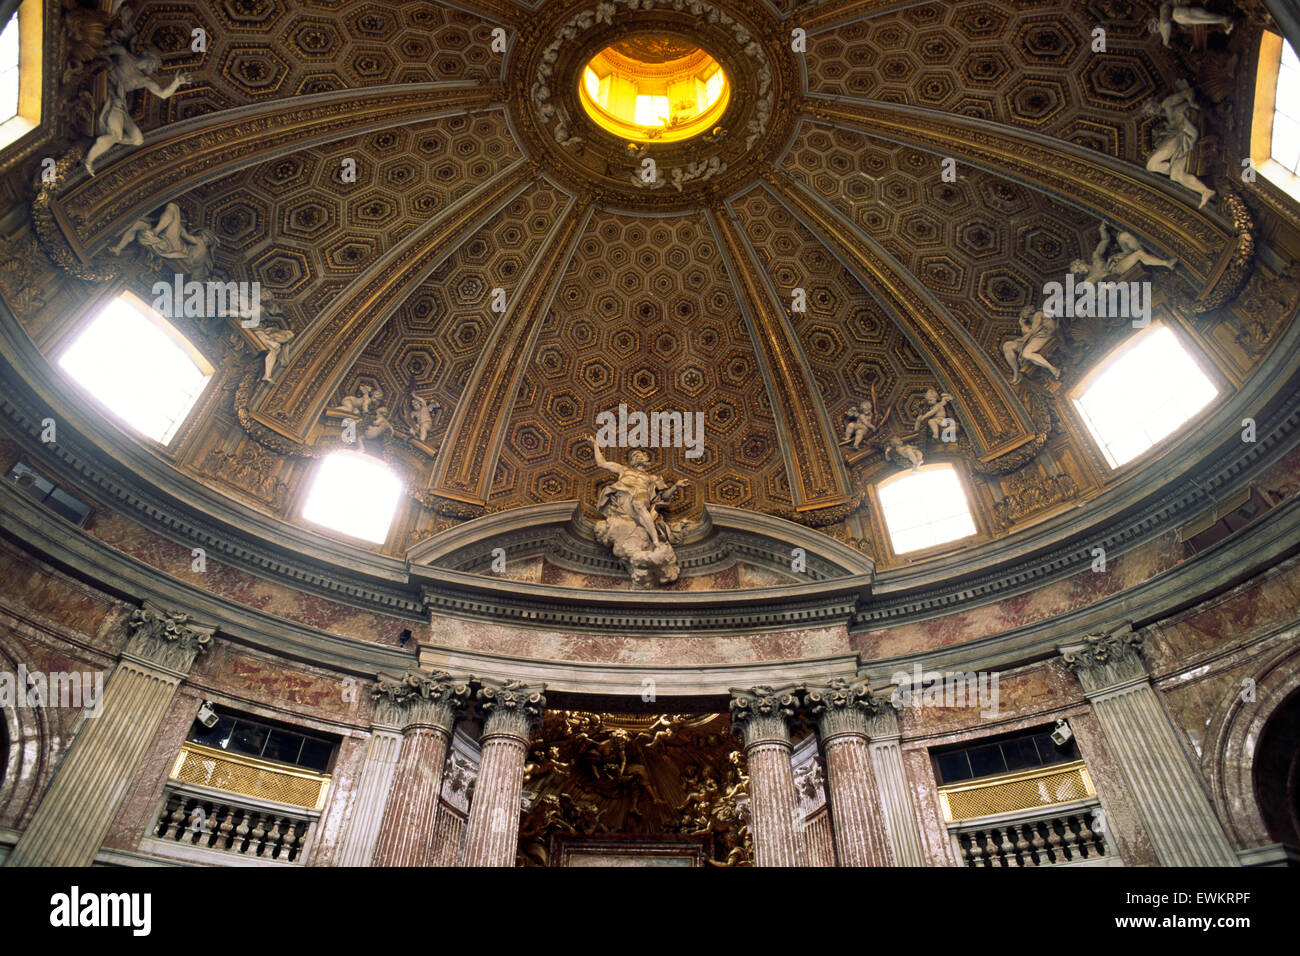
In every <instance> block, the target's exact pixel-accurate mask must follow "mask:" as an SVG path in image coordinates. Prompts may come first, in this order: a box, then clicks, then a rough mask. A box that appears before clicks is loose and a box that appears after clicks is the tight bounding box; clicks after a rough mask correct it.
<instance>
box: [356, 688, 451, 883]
mask: <svg viewBox="0 0 1300 956" xmlns="http://www.w3.org/2000/svg"><path fill="white" fill-rule="evenodd" d="M373 693H374V697H375V718H376V723H377V724H378V725H379V727H380V733H381V734H382V735H384V737H383V738H382V742H381V744H380V748H381V749H380V750H379V751H378V752H377V754H376V763H377V764H381V763H382V761H384V760H387V759H389V757H390V756H391V754H390V752H389V751H388V750H387V744H388V743H391V737H389V735H391V733H392V732H393V731H392V728H394V727H401V728H402V745H401V750H400V755H399V756H398V758H397V764H396V766H395V767H394V768H393V771H392V784H391V786H390V787H389V792H388V797H387V799H386V801H385V802H384V808H383V816H382V822H381V823H380V824H379V827H378V829H379V835H378V837H377V839H376V841H375V845H374V853H373V856H372V862H373V864H374V865H375V866H425V865H426V864H427V862H428V859H429V856H430V854H431V853H432V852H433V836H434V825H433V824H434V818H435V817H436V815H437V812H438V796H439V794H441V793H442V768H443V767H444V765H445V764H446V762H447V748H448V747H449V746H450V744H451V734H452V730H453V728H454V727H455V724H456V720H457V719H458V718H459V717H460V716H461V715H462V714H463V713H464V711H465V706H466V705H467V704H468V702H469V697H470V686H469V682H468V681H464V680H458V679H456V678H453V677H452V676H451V675H450V674H448V673H447V672H446V671H432V672H424V671H412V672H410V673H408V674H407V675H406V676H405V677H403V678H401V679H399V680H395V679H392V678H388V677H386V676H384V675H380V678H379V682H378V684H377V686H376V687H375V690H374V692H373ZM374 770H375V775H374V776H373V777H372V779H371V781H370V783H371V784H372V792H371V793H370V794H369V797H370V798H371V802H370V803H369V804H368V805H367V807H364V808H363V812H366V813H367V814H374V812H375V806H376V803H377V802H378V797H377V795H376V794H375V793H374V792H373V788H374V786H377V784H378V780H377V779H375V777H382V775H383V774H384V773H386V769H385V768H384V767H383V766H382V765H379V766H376V767H375V768H374ZM356 825H357V826H358V828H359V829H360V830H362V831H364V830H366V829H370V828H372V827H373V824H372V823H371V822H370V821H368V820H367V821H363V822H361V823H359V824H356ZM363 838H364V834H363V833H362V834H359V836H358V838H357V842H356V843H350V844H349V846H348V852H349V854H350V855H351V856H353V857H355V858H364V849H363V848H358V846H357V843H360V842H361V840H362V839H363Z"/></svg>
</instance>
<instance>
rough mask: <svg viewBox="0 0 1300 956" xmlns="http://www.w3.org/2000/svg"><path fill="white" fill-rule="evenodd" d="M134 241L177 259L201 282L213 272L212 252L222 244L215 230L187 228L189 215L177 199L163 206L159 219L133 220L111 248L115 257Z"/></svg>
mask: <svg viewBox="0 0 1300 956" xmlns="http://www.w3.org/2000/svg"><path fill="white" fill-rule="evenodd" d="M133 242H134V243H136V244H137V245H139V246H140V247H141V248H143V249H146V250H148V251H149V252H151V253H153V254H154V255H156V256H158V257H159V258H160V259H169V260H172V261H174V262H176V264H177V266H178V267H179V268H180V269H181V270H182V271H184V272H185V273H187V274H188V275H189V276H190V277H191V278H193V279H195V280H197V281H199V282H202V281H204V280H205V279H207V277H208V275H209V273H210V272H211V271H212V253H213V251H214V250H215V249H216V247H217V245H218V243H217V237H216V235H215V234H214V233H212V231H211V230H208V229H197V230H195V231H194V232H190V231H189V230H188V229H186V228H185V216H184V214H183V213H182V212H181V207H180V206H178V205H176V203H174V202H169V203H168V204H167V205H166V206H164V207H163V211H162V212H161V213H160V214H159V216H158V221H157V222H153V223H151V222H149V220H147V219H137V220H136V221H135V222H133V223H131V225H130V226H128V227H127V229H126V231H125V232H124V233H122V238H121V239H119V240H118V241H117V243H116V245H113V246H111V247H110V248H109V250H108V251H109V252H111V253H113V255H115V256H116V255H121V254H122V251H123V250H124V249H125V248H126V247H127V246H129V245H130V244H131V243H133Z"/></svg>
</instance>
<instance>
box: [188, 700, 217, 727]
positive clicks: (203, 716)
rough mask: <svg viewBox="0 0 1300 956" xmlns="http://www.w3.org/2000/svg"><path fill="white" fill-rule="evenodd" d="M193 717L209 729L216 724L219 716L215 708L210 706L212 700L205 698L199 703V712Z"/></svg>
mask: <svg viewBox="0 0 1300 956" xmlns="http://www.w3.org/2000/svg"><path fill="white" fill-rule="evenodd" d="M194 719H195V720H197V721H198V722H199V723H201V724H202V725H203V726H204V727H206V728H208V730H211V729H212V728H213V727H215V726H216V725H217V721H218V720H219V719H220V718H219V717H218V716H217V711H216V709H215V708H213V706H212V701H210V700H205V701H204V702H203V703H201V704H200V705H199V714H198V716H197V717H195V718H194Z"/></svg>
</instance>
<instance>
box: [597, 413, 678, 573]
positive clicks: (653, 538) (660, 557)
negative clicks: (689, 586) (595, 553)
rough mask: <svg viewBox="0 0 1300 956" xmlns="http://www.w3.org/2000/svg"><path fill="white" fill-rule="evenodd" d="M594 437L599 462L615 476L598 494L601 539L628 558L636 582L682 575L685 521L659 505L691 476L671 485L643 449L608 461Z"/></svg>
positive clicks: (598, 529) (617, 555)
mask: <svg viewBox="0 0 1300 956" xmlns="http://www.w3.org/2000/svg"><path fill="white" fill-rule="evenodd" d="M589 440H590V442H591V448H592V452H593V454H594V455H595V458H596V464H597V465H598V466H600V467H601V468H604V469H605V470H606V471H612V472H613V473H614V474H615V476H616V479H615V480H614V481H613V482H611V483H610V484H608V485H606V486H605V487H604V488H602V489H601V490H600V496H599V497H598V498H597V499H596V510H597V511H599V512H600V514H601V516H602V518H603V520H601V521H598V522H597V523H596V539H597V540H598V541H599V542H600V543H601V544H603V545H605V546H606V547H608V548H610V549H611V550H612V551H613V552H614V555H615V556H616V557H617V558H618V559H619V560H620V561H622V562H623V565H624V566H625V567H626V568H627V570H628V573H629V574H630V575H631V577H632V585H633V586H634V587H638V588H644V587H652V586H654V585H656V584H668V583H671V582H672V581H675V580H677V576H678V574H679V573H680V569H679V568H678V566H677V556H676V553H675V552H674V551H673V544H674V543H675V542H677V541H680V540H681V535H682V533H683V532H684V530H685V526H686V523H685V522H681V521H676V522H671V523H670V522H668V521H666V520H664V519H663V518H661V517H660V516H659V507H660V506H661V505H666V504H667V503H668V502H669V501H671V500H672V498H673V496H674V495H675V494H676V493H677V490H678V489H679V488H684V487H686V485H688V484H689V482H688V481H687V480H686V479H684V478H683V479H679V480H678V481H675V482H673V483H672V484H671V485H670V484H668V482H666V481H665V480H664V479H663V478H661V477H660V476H659V475H656V474H653V473H651V472H650V471H648V470H647V469H648V468H649V465H650V458H649V456H647V455H646V453H645V452H644V451H641V450H640V449H634V450H633V451H632V452H631V454H629V455H628V463H627V464H626V465H620V464H619V463H618V462H616V461H607V460H606V459H605V456H604V455H602V454H601V452H600V445H599V444H598V443H597V442H596V439H595V437H592V438H590V439H589Z"/></svg>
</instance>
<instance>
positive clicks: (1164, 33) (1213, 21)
mask: <svg viewBox="0 0 1300 956" xmlns="http://www.w3.org/2000/svg"><path fill="white" fill-rule="evenodd" d="M1175 23H1176V24H1178V25H1179V26H1180V27H1196V26H1208V27H1223V32H1224V33H1225V34H1226V33H1231V32H1232V27H1233V19H1232V17H1229V16H1225V15H1224V14H1221V13H1211V12H1210V11H1209V10H1206V9H1205V8H1204V7H1193V6H1192V5H1191V4H1187V3H1174V2H1173V0H1165V2H1164V3H1162V4H1160V12H1159V13H1158V14H1157V16H1156V19H1154V20H1151V21H1149V22H1148V23H1147V29H1148V30H1150V32H1152V33H1159V34H1160V39H1161V40H1162V41H1164V44H1165V46H1169V40H1170V39H1171V38H1172V37H1173V33H1174V24H1175Z"/></svg>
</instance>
